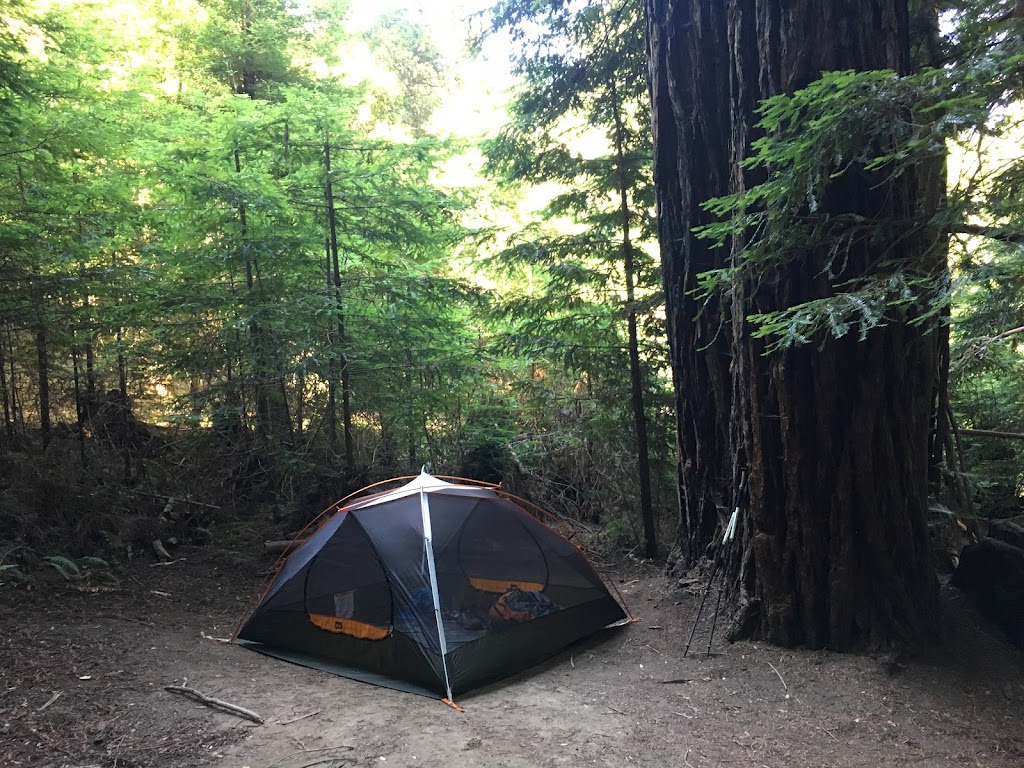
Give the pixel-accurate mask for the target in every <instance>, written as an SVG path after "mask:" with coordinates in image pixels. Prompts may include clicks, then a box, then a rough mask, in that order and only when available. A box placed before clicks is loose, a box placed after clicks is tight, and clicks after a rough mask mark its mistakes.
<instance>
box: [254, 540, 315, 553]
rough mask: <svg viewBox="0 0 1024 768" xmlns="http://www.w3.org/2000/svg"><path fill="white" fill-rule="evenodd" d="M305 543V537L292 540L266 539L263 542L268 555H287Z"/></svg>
mask: <svg viewBox="0 0 1024 768" xmlns="http://www.w3.org/2000/svg"><path fill="white" fill-rule="evenodd" d="M305 543H306V540H305V539H296V540H292V541H265V542H263V551H264V552H265V553H267V554H268V555H287V554H288V553H289V552H293V551H295V550H296V549H298V548H299V547H301V546H302V545H303V544H305Z"/></svg>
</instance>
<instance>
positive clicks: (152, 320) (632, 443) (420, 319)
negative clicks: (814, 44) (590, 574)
mask: <svg viewBox="0 0 1024 768" xmlns="http://www.w3.org/2000/svg"><path fill="white" fill-rule="evenodd" d="M940 5H941V6H942V9H941V11H942V13H941V16H940V17H939V18H941V22H942V23H941V25H940V27H941V33H939V32H935V33H934V34H931V33H929V34H928V35H925V34H921V35H919V36H918V38H916V43H915V45H916V48H915V56H916V57H917V58H919V59H920V62H919V64H920V66H919V67H917V70H916V74H914V75H912V76H904V75H903V74H902V73H901V74H899V75H897V74H896V73H894V72H876V71H873V72H857V73H854V72H839V73H830V74H827V75H826V76H825V78H824V79H823V80H822V81H819V82H817V83H816V84H812V85H811V86H809V87H808V88H807V89H804V90H802V91H801V92H800V93H799V94H796V95H792V96H786V97H780V98H777V99H775V100H769V101H768V102H767V103H766V104H765V106H763V107H762V108H761V110H760V112H759V113H758V114H759V117H758V119H760V120H762V123H761V128H760V129H759V131H760V134H761V135H762V136H763V138H761V139H760V140H759V141H757V142H755V143H754V146H753V156H752V158H751V159H749V160H747V161H746V163H747V165H746V166H745V167H746V168H749V169H751V173H752V174H753V175H756V174H759V173H763V178H764V183H763V184H760V185H753V184H752V185H751V189H750V190H746V191H745V193H744V194H743V195H737V196H729V195H721V196H716V199H715V200H714V201H712V202H710V203H707V207H706V210H708V211H711V212H712V213H713V214H714V216H715V217H717V220H716V222H714V223H712V224H708V225H707V226H705V227H704V228H703V229H702V230H701V232H700V234H701V236H702V237H703V238H704V239H705V240H707V241H711V242H715V243H718V244H719V245H721V246H722V248H724V249H726V250H727V249H728V247H730V246H729V245H728V244H729V243H731V242H733V240H732V239H733V238H735V239H737V240H739V239H742V238H744V237H745V236H746V235H747V234H749V233H750V232H755V231H756V232H758V233H759V234H762V235H764V234H765V233H768V235H766V236H764V237H763V238H762V239H761V240H760V241H759V243H758V244H756V245H751V246H750V247H749V248H746V250H744V251H743V254H742V258H740V257H739V256H737V257H736V259H733V260H731V261H729V263H728V264H719V265H718V267H719V268H711V267H712V266H714V265H709V267H708V268H707V269H705V270H702V271H701V283H700V285H699V286H692V292H691V293H688V294H687V296H689V297H690V300H692V301H693V302H694V306H695V307H697V310H696V311H697V312H699V313H702V312H705V310H706V309H707V308H708V307H710V306H711V305H712V303H713V301H716V300H717V299H713V298H711V297H715V296H723V295H726V294H728V292H729V291H730V290H732V289H734V287H735V286H736V285H737V284H738V283H737V280H751V281H754V282H757V281H758V280H760V279H762V278H764V279H765V280H768V279H769V277H770V276H767V277H766V275H768V272H769V270H770V269H774V268H776V267H777V266H778V263H777V262H776V261H772V260H773V259H775V258H777V257H778V254H780V253H782V254H794V253H798V252H799V251H800V249H801V248H804V249H806V248H808V247H812V246H813V247H815V248H828V247H830V243H833V240H830V238H833V239H835V238H839V239H841V238H843V237H852V238H860V237H863V238H866V239H867V240H871V239H872V238H876V237H880V235H878V231H876V230H872V231H871V232H868V233H867V234H862V233H861V234H851V232H852V231H853V230H852V229H849V228H847V229H842V231H839V230H838V229H836V228H837V227H842V226H847V225H849V223H850V222H849V221H839V220H838V219H835V218H833V219H829V220H828V221H827V222H826V223H824V224H822V223H821V222H818V221H815V220H814V217H813V216H812V215H811V214H813V213H814V210H813V207H814V202H813V198H814V197H815V195H816V194H818V193H820V194H821V195H822V197H823V198H824V196H825V195H826V194H827V192H826V186H827V185H828V184H831V183H832V182H833V181H834V179H835V178H837V177H838V176H840V175H841V174H842V173H843V171H844V169H846V168H848V167H849V166H850V164H852V163H861V164H865V165H867V166H869V167H870V168H871V169H872V171H873V172H877V173H878V174H880V176H879V178H882V177H884V178H886V179H891V178H896V177H897V176H899V174H903V173H906V172H907V169H908V168H916V167H920V166H922V165H923V164H925V163H929V162H935V161H936V158H940V157H941V158H946V157H947V155H948V185H947V186H948V189H947V191H946V192H945V194H944V200H945V202H944V205H943V206H942V207H941V208H940V209H937V212H936V213H935V217H934V218H933V220H931V221H929V222H928V226H929V227H931V228H932V230H933V231H934V232H936V233H938V234H937V236H938V237H941V238H944V239H948V260H947V262H946V263H948V266H949V271H948V273H947V272H946V271H945V269H943V270H942V274H941V275H938V276H937V275H935V274H928V275H922V274H905V273H901V272H899V271H898V270H896V269H892V270H888V271H885V270H883V271H882V272H879V273H873V274H872V275H871V279H870V280H865V281H864V282H863V283H857V284H854V283H852V282H851V283H848V284H842V285H840V286H839V288H838V289H837V290H836V291H834V295H833V296H832V297H831V298H830V300H829V301H823V302H817V303H814V302H807V303H803V304H800V305H798V306H792V307H789V306H780V307H779V308H777V310H773V311H771V312H764V313H754V314H751V315H750V317H748V318H745V319H744V322H749V323H750V327H751V328H753V329H754V330H753V331H752V332H753V333H754V334H755V336H756V337H757V338H758V339H764V341H763V342H758V343H763V344H764V350H763V351H765V353H766V354H769V353H772V352H774V351H777V350H783V349H790V348H796V347H800V346H801V345H813V344H816V343H819V342H820V340H821V338H823V337H827V338H839V337H845V336H848V335H849V336H850V337H851V338H853V337H859V338H860V339H861V340H863V339H864V338H867V337H868V336H869V335H870V334H871V333H872V332H873V331H874V330H875V329H876V328H882V327H885V326H886V325H887V324H889V323H891V322H892V321H893V318H894V317H896V316H897V315H899V316H902V315H900V313H902V312H904V311H905V310H907V308H908V307H913V308H914V311H917V310H918V309H921V307H920V306H919V305H921V304H927V306H926V307H924V308H923V309H922V310H921V312H920V315H921V316H923V317H927V319H928V323H929V329H930V331H929V332H930V333H935V334H938V335H940V336H941V337H942V339H943V343H944V344H945V341H946V337H947V336H948V345H945V347H944V349H945V350H946V352H945V353H944V354H946V357H945V358H944V366H943V367H942V379H943V380H942V381H941V382H940V385H939V395H938V396H937V400H936V404H935V405H936V409H937V410H936V413H937V414H938V415H937V417H936V418H937V423H940V424H941V425H945V426H942V427H936V432H937V434H938V435H939V437H937V438H936V439H938V440H940V441H942V445H941V446H940V449H939V450H937V451H933V455H935V456H938V459H937V461H936V463H935V465H934V466H933V467H932V469H933V475H934V476H933V478H932V480H933V483H932V491H933V498H934V499H935V501H936V502H938V503H941V504H943V505H946V506H948V507H949V508H950V509H951V510H952V511H953V512H954V513H955V514H956V515H958V516H959V517H960V519H962V520H967V521H975V520H981V521H983V520H988V519H991V518H1002V517H1013V516H1015V515H1020V514H1021V510H1022V498H1024V480H1022V477H1024V476H1022V472H1021V467H1022V462H1024V343H1022V342H1024V250H1022V244H1024V215H1022V211H1024V208H1022V199H1021V189H1022V186H1021V184H1020V181H1021V177H1022V175H1024V156H1022V154H1021V152H1020V146H1021V139H1022V138H1024V133H1022V130H1021V127H1022V126H1021V120H1022V116H1021V111H1020V104H1019V95H1020V88H1021V86H1020V79H1019V78H1020V73H1021V71H1022V69H1021V61H1022V57H1024V49H1022V45H1021V41H1022V39H1024V37H1022V30H1024V27H1022V25H1024V18H1022V12H1021V10H1020V5H1019V3H1017V4H1015V3H1011V2H995V3H992V2H988V3H982V2H973V1H972V0H968V1H965V2H958V3H941V4H940ZM470 21H471V23H470V24H469V25H468V26H467V31H466V35H465V37H466V39H465V40H463V39H462V34H461V32H460V34H459V36H458V40H457V44H454V43H453V41H455V40H456V38H455V37H452V38H450V39H449V40H448V41H447V43H448V44H445V43H442V42H439V41H438V39H437V37H436V29H432V28H431V27H430V26H429V25H424V24H419V23H416V22H413V21H410V20H409V18H407V17H406V16H405V15H402V14H399V13H393V14H386V15H383V16H381V17H380V18H379V19H377V20H375V21H373V22H372V23H370V24H362V25H361V26H360V24H357V23H356V22H355V21H353V15H352V14H351V13H350V9H348V8H347V7H346V4H345V3H343V2H335V1H332V0H315V1H314V2H308V3H301V4H296V3H291V2H286V3H280V2H278V3H274V2H267V1H266V0H178V2H175V3H164V2H157V1H156V0H126V1H125V2H123V3H117V4H114V3H103V2H87V1H85V0H64V1H63V2H53V3H44V2H34V0H7V2H5V3H3V4H2V6H0V41H2V45H0V400H2V419H3V423H2V425H0V581H4V582H20V581H23V580H25V579H27V578H29V576H28V574H29V573H30V572H31V573H41V574H43V573H44V574H46V575H47V576H50V577H54V578H59V579H61V580H65V581H69V582H74V583H80V584H83V585H93V584H98V583H101V582H102V580H103V578H105V577H104V576H103V575H102V574H103V573H104V572H106V571H109V570H110V568H111V567H112V566H114V565H115V564H116V563H118V562H120V561H122V560H124V559H126V558H129V557H134V556H136V555H138V554H140V553H144V556H145V557H152V556H153V555H154V550H153V548H154V542H155V541H159V542H161V546H162V547H165V548H171V549H172V551H173V547H174V545H175V544H176V543H191V544H205V543H209V542H210V541H214V540H220V541H221V542H230V541H232V536H234V535H235V534H236V532H237V529H238V528H239V527H240V526H245V525H249V524H253V523H257V524H258V525H260V526H264V525H265V526H274V529H275V530H276V531H277V532H278V533H279V534H281V535H284V534H287V533H289V532H292V531H295V530H297V529H299V528H301V527H302V526H303V525H304V524H305V523H306V522H308V521H309V520H310V519H311V518H312V517H313V516H315V515H316V514H317V513H318V512H320V511H321V510H322V509H324V508H325V507H327V506H328V505H330V504H332V503H333V502H335V501H336V500H338V499H339V498H341V497H344V496H346V495H347V494H349V493H351V492H353V491H356V490H357V489H359V488H362V487H363V486H366V485H368V484H370V483H373V482H377V481H380V480H384V479H386V478H390V477H395V476H404V475H410V474H416V473H418V472H419V471H420V469H421V467H423V466H427V467H428V468H429V469H430V470H431V471H433V472H434V473H436V474H440V475H455V476H463V477H471V478H474V479H479V480H485V481H492V482H501V483H503V485H504V486H505V487H506V488H507V489H508V490H509V491H511V492H512V493H515V494H518V495H521V496H523V497H526V498H528V499H530V500H531V501H534V502H536V503H538V504H541V505H543V506H545V507H546V508H549V509H550V510H551V511H553V512H554V513H555V514H557V515H561V516H563V517H566V518H568V519H571V520H572V521H574V522H575V523H576V524H577V525H578V526H579V527H580V528H581V529H583V530H585V531H586V535H587V537H588V538H589V540H590V543H591V544H593V545H594V546H595V547H598V548H602V549H604V550H605V551H607V552H612V553H615V555H616V556H618V557H621V556H625V555H627V554H628V555H632V556H635V557H654V556H658V555H665V554H667V553H668V551H669V550H671V549H672V548H673V547H674V546H677V545H678V539H679V537H682V536H685V533H682V532H681V531H680V518H679V508H678V501H677V498H678V494H679V488H678V484H679V482H680V477H681V474H682V473H683V472H684V471H685V470H686V467H684V466H683V465H682V462H681V463H680V465H678V466H677V455H676V450H677V437H676V412H675V411H676V407H677V402H678V401H677V400H676V399H675V395H674V389H673V385H674V384H676V385H680V386H682V384H681V379H680V378H679V374H678V371H677V372H676V374H675V378H674V374H673V371H672V369H671V366H670V362H669V360H670V356H669V349H670V344H671V343H674V341H670V339H669V338H668V335H667V331H666V309H665V291H664V289H663V281H664V275H663V270H662V265H661V263H660V260H659V255H658V245H657V238H658V222H657V220H656V215H655V214H656V211H655V208H656V206H655V189H654V178H653V174H654V171H653V137H652V135H651V115H650V109H651V107H650V104H651V96H650V94H649V91H648V88H649V82H648V60H647V49H646V48H645V43H644V37H645V30H646V22H645V16H644V8H643V7H642V5H641V4H640V3H638V2H630V1H629V0H608V1H606V0H592V1H588V2H583V3H564V2H560V1H558V0H544V1H543V2H531V1H529V0H502V1H501V2H499V3H497V4H496V5H495V7H494V8H491V9H489V10H487V11H483V12H481V14H479V15H477V16H474V17H473V18H472V19H471V20H470ZM470 38H473V39H472V40H470ZM495 41H500V42H501V43H502V45H503V46H505V48H502V49H501V50H502V51H505V50H506V48H507V51H509V52H510V56H511V63H510V64H507V65H503V67H502V68H501V69H500V72H501V75H500V78H501V80H502V82H500V83H491V84H490V85H491V86H492V91H491V92H486V89H485V88H484V86H483V85H481V84H480V83H479V82H476V81H475V80H474V79H473V77H472V76H471V73H472V70H473V69H474V67H477V66H480V65H479V64H478V63H477V62H478V61H479V60H474V59H473V58H472V57H473V56H474V55H475V56H486V55H490V56H492V62H491V63H492V64H493V57H494V56H495V55H496V54H494V53H493V52H492V53H490V54H488V53H487V52H488V51H489V50H491V49H490V48H489V46H491V45H493V44H495ZM501 55H504V53H502V54H501ZM509 67H510V68H511V69H510V70H509ZM488 72H490V70H488ZM486 76H488V75H487V73H485V74H484V75H483V77H486ZM506 80H507V82H506ZM472 88H479V89H480V90H478V91H475V92H474V91H472ZM481 94H485V96H486V98H487V99H492V100H494V101H495V104H496V105H497V107H496V109H495V111H494V114H495V115H497V117H496V118H489V117H487V115H488V114H489V113H488V112H487V107H486V105H478V112H480V113H481V114H483V115H484V118H486V119H485V120H484V124H483V125H480V126H471V125H462V124H461V122H462V121H464V114H463V113H461V112H454V113H450V112H449V111H447V108H446V105H447V104H450V103H451V101H452V100H453V99H457V98H462V99H464V100H465V99H469V100H471V101H472V100H473V99H480V98H484V97H483V96H481ZM499 108H500V109H499ZM484 118H481V119H484ZM487 120H490V122H489V123H487ZM883 134H884V135H883ZM864 146H866V147H869V148H871V149H870V151H866V150H863V149H862V147H864ZM830 152H832V153H833V154H831V155H830V154H829V153H830ZM808 158H811V159H810V160H808ZM943 162H945V161H943ZM809 198H811V199H812V202H811V203H808V199H809ZM702 202H705V201H702ZM794 210H796V211H798V213H799V215H791V214H793V211H794ZM773 217H777V218H773ZM787 217H788V218H787ZM797 221H799V222H800V225H799V226H797V225H796V224H794V222H797ZM854 224H857V223H856V222H854ZM837 232H838V234H837ZM798 241H799V242H798ZM872 242H873V241H872ZM808 243H811V245H808ZM847 245H849V242H847ZM722 253H725V251H724V250H723V251H722ZM839 253H840V249H838V248H837V249H836V250H835V251H834V253H833V256H834V261H829V262H828V266H827V268H826V269H825V271H830V270H832V271H834V272H835V274H839V273H841V272H842V270H843V268H845V265H843V264H841V263H840V262H841V261H842V258H841V256H838V255H836V254H839ZM723 258H724V257H723ZM883 272H884V275H883V274H882V273H883ZM828 277H829V278H830V279H831V277H834V275H833V274H832V273H831V272H830V274H829V275H828ZM883 278H884V279H883ZM722 301H723V306H731V305H729V304H728V301H729V299H728V298H725V299H722ZM729 311H730V312H731V311H732V310H731V309H730V310H729ZM725 315H726V313H724V311H723V315H722V317H725ZM700 316H701V317H702V318H704V319H707V318H709V317H711V314H710V311H709V314H706V315H700ZM716 322H717V320H716ZM726 325H727V324H726V322H725V321H724V320H723V321H722V324H721V334H722V337H721V338H725V336H727V335H728V334H729V333H731V331H729V330H727V328H726ZM721 338H719V337H718V336H713V337H709V338H704V339H703V340H702V344H704V345H705V347H702V348H701V349H702V350H704V349H707V348H711V346H712V345H713V344H716V343H718V342H719V341H721ZM723 359H724V358H723ZM729 364H730V361H729V360H725V362H723V363H722V365H723V370H725V371H728V370H729V367H728V366H729ZM878 397H879V398H884V397H885V393H878ZM721 419H723V420H725V421H726V422H727V421H728V415H727V414H721ZM723 429H724V430H725V431H727V430H728V429H729V426H728V424H726V426H725V427H724V428H723ZM993 433H998V434H993ZM733 484H734V485H735V483H733ZM717 504H718V510H717V511H718V513H719V514H726V513H727V512H728V511H731V509H732V508H733V506H734V504H733V500H732V498H731V497H728V494H726V497H725V498H720V499H718V501H717ZM684 518H685V512H684ZM696 554H703V551H702V552H700V553H696Z"/></svg>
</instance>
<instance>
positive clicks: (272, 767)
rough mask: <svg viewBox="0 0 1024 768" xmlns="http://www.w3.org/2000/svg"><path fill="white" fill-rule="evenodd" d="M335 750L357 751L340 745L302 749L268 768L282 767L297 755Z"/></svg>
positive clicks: (283, 756)
mask: <svg viewBox="0 0 1024 768" xmlns="http://www.w3.org/2000/svg"><path fill="white" fill-rule="evenodd" d="M335 749H347V750H349V751H350V752H351V751H352V750H353V749H355V747H353V746H350V745H348V744H339V745H338V746H336V747H317V748H316V749H300V750H298V751H297V752H289V753H288V754H287V755H282V756H281V757H279V758H278V759H277V760H275V761H274V762H272V763H271V764H270V765H268V766H267V768H274V766H276V765H280V764H281V763H283V762H284V761H285V760H287V759H289V758H291V757H295V756H296V755H308V754H312V753H314V752H331V751H333V750H335ZM335 759H340V758H335Z"/></svg>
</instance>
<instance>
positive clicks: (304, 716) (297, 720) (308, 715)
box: [278, 709, 320, 725]
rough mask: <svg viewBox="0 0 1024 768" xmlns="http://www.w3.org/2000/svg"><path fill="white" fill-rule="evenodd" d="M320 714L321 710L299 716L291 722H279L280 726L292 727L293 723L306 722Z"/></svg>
mask: <svg viewBox="0 0 1024 768" xmlns="http://www.w3.org/2000/svg"><path fill="white" fill-rule="evenodd" d="M319 714H320V710H319V709H318V710H317V711H316V712H307V713H306V714H304V715H299V716H298V717H293V718H292V719H291V720H283V721H278V725H291V724H292V723H297V722H299V720H305V719H306V718H307V717H314V716H316V715H319Z"/></svg>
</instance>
